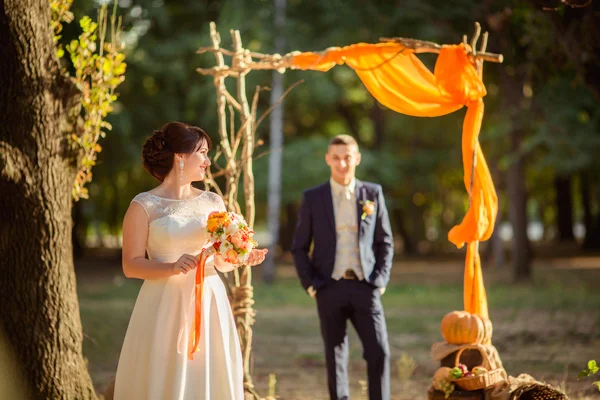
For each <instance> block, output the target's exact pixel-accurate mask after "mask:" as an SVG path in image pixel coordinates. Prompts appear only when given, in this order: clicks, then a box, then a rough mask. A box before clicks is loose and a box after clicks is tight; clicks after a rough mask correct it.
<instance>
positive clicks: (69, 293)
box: [0, 0, 96, 399]
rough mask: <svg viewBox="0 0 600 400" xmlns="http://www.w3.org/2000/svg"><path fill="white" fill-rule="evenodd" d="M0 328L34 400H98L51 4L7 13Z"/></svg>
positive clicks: (3, 30) (1, 21)
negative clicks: (82, 306)
mask: <svg viewBox="0 0 600 400" xmlns="http://www.w3.org/2000/svg"><path fill="white" fill-rule="evenodd" d="M0 48H2V56H3V60H2V63H0V80H1V81H0V84H1V86H2V94H3V95H2V97H0V127H2V128H1V129H2V130H1V131H0V171H1V172H0V193H2V196H0V219H1V220H2V224H1V225H0V260H1V261H0V262H1V264H0V329H1V330H2V331H3V332H4V334H5V338H6V340H7V342H8V345H9V346H10V347H11V348H12V350H13V352H14V354H15V356H16V362H17V365H15V366H13V368H15V369H16V368H19V367H20V368H21V369H22V373H23V375H24V377H25V380H26V384H27V385H28V388H27V389H28V390H29V392H30V393H29V396H28V398H34V399H59V398H60V399H94V398H95V397H96V395H95V392H94V388H93V385H92V381H91V379H90V376H89V374H88V372H87V370H86V364H85V361H84V359H83V356H82V339H83V334H82V327H81V320H80V317H79V305H78V302H77V293H76V290H75V273H74V270H73V248H72V242H71V229H72V219H71V206H72V199H71V189H72V187H73V182H74V179H75V168H74V164H75V163H74V161H73V157H72V156H71V154H70V153H69V150H68V149H69V146H68V142H67V138H66V135H65V134H63V133H62V130H61V122H63V120H64V118H65V117H66V110H67V108H68V104H69V102H70V100H71V99H72V98H73V93H75V92H74V91H73V85H72V84H71V82H70V80H69V79H68V78H65V77H63V76H61V74H60V70H59V67H58V61H57V59H56V56H55V47H54V44H53V41H52V33H51V31H50V8H49V5H48V1H47V0H5V1H3V9H2V10H1V11H0Z"/></svg>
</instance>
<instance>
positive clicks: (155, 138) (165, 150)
mask: <svg viewBox="0 0 600 400" xmlns="http://www.w3.org/2000/svg"><path fill="white" fill-rule="evenodd" d="M205 142H206V145H207V146H208V148H209V149H210V148H211V146H212V142H211V141H210V137H209V136H208V134H207V133H206V132H204V131H203V130H202V129H200V128H198V127H196V126H191V125H188V124H184V123H181V122H169V123H168V124H166V125H165V126H163V128H162V129H160V130H158V131H154V133H153V134H152V136H150V137H149V138H148V139H146V143H144V147H143V149H142V161H143V162H144V169H146V171H148V173H149V174H150V175H152V176H153V177H155V178H156V179H158V180H159V181H160V182H162V181H164V180H165V177H166V176H167V175H168V174H169V172H170V171H171V168H173V165H174V161H175V154H191V153H193V152H195V151H196V150H198V149H199V148H200V146H202V144H203V143H205Z"/></svg>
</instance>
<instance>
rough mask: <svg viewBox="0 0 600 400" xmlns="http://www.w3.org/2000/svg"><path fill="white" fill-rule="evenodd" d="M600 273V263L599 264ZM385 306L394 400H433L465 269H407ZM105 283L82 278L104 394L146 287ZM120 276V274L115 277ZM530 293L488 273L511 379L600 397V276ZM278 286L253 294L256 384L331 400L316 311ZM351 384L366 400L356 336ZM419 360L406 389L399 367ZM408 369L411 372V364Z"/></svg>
mask: <svg viewBox="0 0 600 400" xmlns="http://www.w3.org/2000/svg"><path fill="white" fill-rule="evenodd" d="M598 264H600V260H599V263H598ZM394 268H395V269H398V270H397V271H396V272H395V273H394V275H393V277H392V283H391V284H390V286H389V287H388V289H387V291H386V293H385V295H384V296H383V298H382V299H383V303H384V308H385V312H386V320H387V325H388V333H389V339H390V346H391V349H392V357H393V360H392V392H393V399H398V400H399V399H421V398H426V391H427V389H428V387H429V386H430V380H431V376H432V375H433V373H434V372H435V370H436V369H437V367H438V366H439V364H438V363H437V362H434V361H432V360H431V359H430V357H429V350H430V348H431V345H432V343H434V342H437V341H441V340H442V337H441V334H440V332H439V324H440V320H441V318H442V317H443V316H444V315H445V314H446V313H447V312H449V311H452V310H458V309H461V308H462V283H461V279H462V275H461V274H462V272H461V265H460V263H456V265H454V264H452V266H450V267H449V266H447V265H443V266H440V265H436V264H435V263H432V264H431V265H428V266H426V267H423V268H419V269H418V270H417V269H415V268H410V267H409V266H406V265H404V266H403V264H400V266H395V267H394ZM110 271H113V272H110V273H106V274H104V275H101V277H98V276H97V275H94V276H93V277H86V274H85V273H78V277H79V298H80V306H81V317H82V321H83V326H84V333H85V339H84V354H85V355H86V357H87V358H88V360H89V366H90V371H91V373H92V378H93V379H94V382H95V384H96V385H97V387H98V388H99V390H102V389H103V388H104V386H105V385H106V384H107V383H108V382H109V381H110V380H111V379H112V377H113V376H114V371H115V370H116V365H117V362H118V356H119V352H120V347H121V344H122V340H123V337H124V335H125V331H126V328H127V323H128V320H129V317H130V314H131V310H132V308H133V304H134V302H135V299H136V296H137V292H138V290H139V287H140V284H141V283H140V282H139V281H136V280H125V279H123V278H121V277H120V273H119V272H118V271H116V270H115V269H114V268H113V269H110ZM115 271H116V272H115ZM534 271H535V273H534V281H533V283H531V284H526V285H525V284H520V285H514V284H511V283H509V282H508V280H507V279H506V277H505V276H504V275H503V274H504V273H505V272H506V271H504V272H503V271H492V270H490V271H484V275H485V276H486V289H487V294H488V301H489V304H490V316H491V319H492V321H493V323H494V344H495V346H496V347H497V349H498V351H499V352H500V356H501V357H502V360H503V363H504V366H505V368H506V369H507V371H508V373H509V374H510V375H513V376H517V375H519V374H520V373H522V372H526V373H528V374H530V375H532V376H534V377H535V378H536V379H540V380H545V381H547V382H548V383H551V384H553V385H554V386H559V385H562V386H563V387H566V389H567V391H568V393H569V395H570V396H571V398H572V399H580V400H583V399H587V398H589V399H591V398H594V397H593V396H598V392H597V389H595V388H594V387H593V386H592V385H591V383H590V382H587V381H586V382H578V381H577V379H576V376H577V373H578V372H579V371H580V370H581V369H583V368H584V367H585V366H586V365H587V361H588V360H589V359H593V358H596V359H598V358H599V357H600V356H599V355H598V352H599V351H600V315H599V310H600V291H598V290H597V287H598V283H600V268H598V269H586V270H577V269H576V268H574V269H570V270H568V269H561V268H558V267H556V268H554V267H553V268H550V267H548V266H546V265H538V266H537V267H536V269H535V270H534ZM279 275H280V276H281V277H280V278H279V279H278V280H277V281H276V283H275V284H273V285H266V284H264V283H262V282H260V281H259V280H257V281H256V283H255V286H254V294H255V301H256V303H255V308H256V310H257V316H256V323H255V325H254V341H253V360H252V365H253V377H254V380H255V384H256V387H257V389H258V390H259V393H262V394H263V395H266V394H267V392H268V391H267V387H268V379H269V378H268V377H269V374H270V373H275V374H276V376H277V394H278V395H279V396H280V398H281V399H311V400H313V399H314V400H317V399H321V398H326V378H325V376H326V375H325V366H324V357H323V352H322V341H321V337H320V331H319V323H318V318H317V315H316V309H315V304H314V301H313V300H312V299H311V298H310V297H309V296H307V295H306V294H305V293H304V292H303V290H302V288H301V287H300V285H299V283H298V281H297V279H296V278H295V277H294V272H293V270H292V269H291V268H290V267H289V266H287V267H282V268H281V269H280V271H279ZM349 335H350V343H351V357H350V359H351V361H350V376H351V388H352V393H353V397H354V398H357V399H362V398H365V397H364V395H362V394H361V388H362V387H363V386H364V383H361V382H360V381H363V380H365V379H366V370H365V366H364V362H363V361H362V347H361V345H360V342H359V340H358V338H357V336H356V335H355V333H354V331H353V329H351V328H349ZM401 358H402V359H403V360H404V361H406V360H408V359H412V360H414V363H415V366H414V373H413V374H412V376H410V377H409V378H408V379H406V376H402V379H400V378H401V375H406V374H405V371H401V369H402V368H400V369H399V365H400V364H402V363H398V360H399V359H401ZM404 361H403V362H404Z"/></svg>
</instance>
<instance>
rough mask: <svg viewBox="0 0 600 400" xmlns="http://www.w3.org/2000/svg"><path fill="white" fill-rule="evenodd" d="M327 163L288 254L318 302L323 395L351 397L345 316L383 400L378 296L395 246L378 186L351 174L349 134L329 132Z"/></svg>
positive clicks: (373, 398) (383, 343)
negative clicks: (324, 379) (326, 177)
mask: <svg viewBox="0 0 600 400" xmlns="http://www.w3.org/2000/svg"><path fill="white" fill-rule="evenodd" d="M325 161H326V162H327V165H328V166H329V168H330V169H331V178H330V180H329V181H328V182H326V183H324V184H322V185H320V186H317V187H315V188H312V189H309V190H307V191H305V192H304V196H303V199H302V206H301V208H300V212H299V214H298V224H297V225H296V232H295V234H294V241H293V243H292V253H293V255H294V263H295V265H296V270H297V272H298V276H299V277H300V281H301V283H302V286H303V287H304V289H306V290H307V292H308V293H309V294H310V295H311V296H312V297H313V298H316V300H317V309H318V312H319V319H320V322H321V335H322V336H323V341H324V342H325V361H326V364H327V382H328V387H329V396H330V398H331V399H332V400H334V399H336V400H337V399H349V398H350V390H349V387H348V356H349V351H348V350H349V349H348V335H347V333H346V323H347V321H348V320H350V322H352V325H354V329H356V332H357V333H358V336H359V337H360V340H361V342H362V343H363V358H364V359H365V360H366V362H367V374H368V379H369V399H370V400H389V398H390V350H389V344H388V338H387V329H386V324H385V316H384V314H383V306H382V305H381V295H382V294H383V292H384V291H385V287H386V285H387V283H388V281H389V277H390V269H391V267H392V257H393V253H394V249H393V239H392V231H391V228H390V221H389V218H388V212H387V209H386V207H385V200H384V198H383V193H382V191H381V186H380V185H377V184H374V183H369V182H362V181H359V180H357V179H356V178H355V177H354V173H355V170H356V166H358V164H360V153H359V151H358V144H357V143H356V140H354V138H352V137H351V136H349V135H339V136H336V137H334V138H333V139H332V140H331V142H330V143H329V149H328V151H327V154H326V155H325ZM311 243H312V244H313V245H314V249H313V251H312V254H309V253H310V248H311Z"/></svg>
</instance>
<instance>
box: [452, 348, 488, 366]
mask: <svg viewBox="0 0 600 400" xmlns="http://www.w3.org/2000/svg"><path fill="white" fill-rule="evenodd" d="M468 349H476V350H479V353H481V355H482V357H483V364H484V366H485V367H486V368H487V369H491V368H492V363H491V362H490V357H489V356H488V355H487V351H485V348H484V347H483V346H481V345H480V344H467V345H464V346H463V347H461V348H460V349H458V351H457V352H456V357H455V359H454V366H455V367H456V366H457V365H458V364H459V363H460V356H462V353H463V351H465V350H468Z"/></svg>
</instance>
